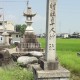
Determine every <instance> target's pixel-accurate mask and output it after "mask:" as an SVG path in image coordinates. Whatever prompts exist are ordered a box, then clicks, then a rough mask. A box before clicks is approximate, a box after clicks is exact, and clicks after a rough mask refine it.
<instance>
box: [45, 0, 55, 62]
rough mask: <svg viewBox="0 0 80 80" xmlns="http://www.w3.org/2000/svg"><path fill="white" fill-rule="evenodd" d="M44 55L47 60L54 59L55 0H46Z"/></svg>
mask: <svg viewBox="0 0 80 80" xmlns="http://www.w3.org/2000/svg"><path fill="white" fill-rule="evenodd" d="M46 17H47V20H46V35H47V38H46V55H45V56H46V57H45V59H46V60H47V61H55V59H56V0H47V16H46Z"/></svg>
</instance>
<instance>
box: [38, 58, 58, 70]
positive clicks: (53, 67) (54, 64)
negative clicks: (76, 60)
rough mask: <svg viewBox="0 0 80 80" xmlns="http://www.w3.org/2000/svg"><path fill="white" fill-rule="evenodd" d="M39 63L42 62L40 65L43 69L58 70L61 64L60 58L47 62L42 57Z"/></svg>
mask: <svg viewBox="0 0 80 80" xmlns="http://www.w3.org/2000/svg"><path fill="white" fill-rule="evenodd" d="M39 63H40V67H41V68H42V69H43V70H57V69H58V64H59V62H58V60H56V61H55V62H47V61H45V60H43V59H40V60H39Z"/></svg>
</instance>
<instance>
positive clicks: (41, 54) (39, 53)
mask: <svg viewBox="0 0 80 80" xmlns="http://www.w3.org/2000/svg"><path fill="white" fill-rule="evenodd" d="M29 54H30V55H32V56H35V57H42V56H43V53H42V52H39V51H31V52H29Z"/></svg>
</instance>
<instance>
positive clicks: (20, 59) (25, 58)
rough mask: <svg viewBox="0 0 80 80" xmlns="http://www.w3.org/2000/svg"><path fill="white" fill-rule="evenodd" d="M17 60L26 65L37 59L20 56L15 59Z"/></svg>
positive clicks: (35, 61)
mask: <svg viewBox="0 0 80 80" xmlns="http://www.w3.org/2000/svg"><path fill="white" fill-rule="evenodd" d="M17 62H18V63H19V64H20V65H27V64H30V63H37V62H38V59H37V58H36V57H28V56H21V57H19V58H18V59H17Z"/></svg>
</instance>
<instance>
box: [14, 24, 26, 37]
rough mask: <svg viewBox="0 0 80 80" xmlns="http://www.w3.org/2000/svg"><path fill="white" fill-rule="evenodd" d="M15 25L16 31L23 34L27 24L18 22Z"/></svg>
mask: <svg viewBox="0 0 80 80" xmlns="http://www.w3.org/2000/svg"><path fill="white" fill-rule="evenodd" d="M15 27H16V32H19V33H20V34H21V36H23V34H24V32H25V29H26V27H27V26H26V25H25V24H23V25H21V24H17V25H16V26H15Z"/></svg>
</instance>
